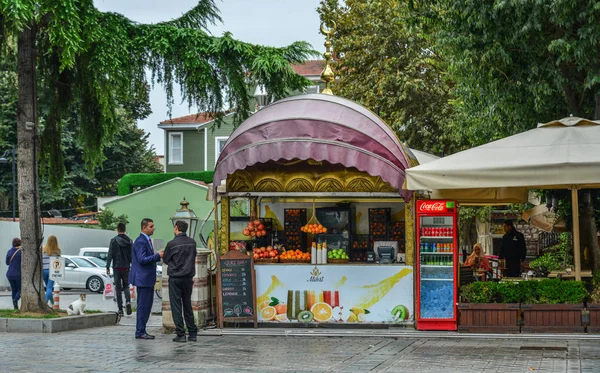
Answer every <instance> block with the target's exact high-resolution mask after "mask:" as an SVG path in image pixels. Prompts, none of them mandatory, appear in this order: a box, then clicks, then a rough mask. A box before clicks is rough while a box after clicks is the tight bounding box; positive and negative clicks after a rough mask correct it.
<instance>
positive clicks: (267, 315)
mask: <svg viewBox="0 0 600 373" xmlns="http://www.w3.org/2000/svg"><path fill="white" fill-rule="evenodd" d="M275 315H277V311H276V310H275V307H273V306H267V307H265V308H263V309H262V310H260V317H261V318H262V319H263V320H267V321H270V320H273V319H274V318H275Z"/></svg>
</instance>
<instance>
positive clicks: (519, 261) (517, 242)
mask: <svg viewBox="0 0 600 373" xmlns="http://www.w3.org/2000/svg"><path fill="white" fill-rule="evenodd" d="M503 228H504V232H505V234H504V236H502V242H500V255H499V256H498V257H499V258H500V259H506V273H505V276H506V277H519V276H520V275H521V266H522V265H523V263H524V262H525V256H526V255H527V245H526V244H525V237H524V236H523V233H521V232H519V231H517V230H516V229H515V227H514V226H513V222H512V221H511V220H505V221H504V224H503Z"/></svg>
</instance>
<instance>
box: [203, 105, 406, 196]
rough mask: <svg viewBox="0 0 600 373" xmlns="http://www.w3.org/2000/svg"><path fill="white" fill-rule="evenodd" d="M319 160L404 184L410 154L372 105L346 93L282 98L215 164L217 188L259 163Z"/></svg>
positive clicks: (244, 128) (245, 127)
mask: <svg viewBox="0 0 600 373" xmlns="http://www.w3.org/2000/svg"><path fill="white" fill-rule="evenodd" d="M293 159H302V160H305V159H314V160H316V161H326V162H329V163H333V164H337V163H339V164H341V165H343V166H345V167H355V168H357V169H358V170H360V171H363V172H366V173H368V174H370V175H372V176H380V177H381V178H382V179H383V180H384V181H386V182H388V183H389V184H390V185H392V187H394V188H396V189H398V191H399V193H400V194H401V195H402V196H403V197H404V198H405V199H409V198H410V197H411V195H412V192H410V191H406V190H403V189H402V183H403V182H404V170H405V169H406V168H408V167H409V163H408V160H407V156H406V154H405V153H404V149H403V148H402V146H401V145H400V143H399V141H398V138H397V137H396V134H395V133H394V132H393V131H392V130H391V129H390V128H389V127H388V126H387V125H386V124H385V123H384V122H383V121H382V120H381V118H379V117H378V116H377V115H375V114H373V113H372V112H371V111H369V110H368V109H366V108H364V107H363V106H360V105H358V104H356V103H354V102H352V101H349V100H346V99H344V98H341V97H337V96H331V95H323V94H310V95H299V96H292V97H289V98H286V99H283V100H280V101H277V102H275V103H273V104H271V105H269V106H267V107H265V108H264V109H262V110H260V111H258V112H257V113H256V114H254V115H252V116H251V117H250V118H248V119H247V120H246V121H244V123H242V124H241V125H240V126H239V127H238V128H237V129H236V130H235V131H234V132H233V134H232V135H231V136H230V137H229V140H228V141H227V143H226V144H225V147H224V149H223V151H222V152H221V155H220V156H219V159H218V161H217V165H216V166H215V174H214V179H213V187H214V188H215V190H214V192H216V187H217V186H218V185H219V184H220V183H221V181H222V180H224V179H225V178H226V177H227V175H231V174H233V173H234V172H235V171H236V170H241V169H245V168H247V167H249V166H252V165H254V164H258V163H266V162H268V161H282V160H288V161H289V160H293Z"/></svg>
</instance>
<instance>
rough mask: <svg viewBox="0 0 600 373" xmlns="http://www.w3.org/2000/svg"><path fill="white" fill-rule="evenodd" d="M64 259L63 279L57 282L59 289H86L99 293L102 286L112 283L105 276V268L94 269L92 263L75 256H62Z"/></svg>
mask: <svg viewBox="0 0 600 373" xmlns="http://www.w3.org/2000/svg"><path fill="white" fill-rule="evenodd" d="M62 257H63V258H65V278H64V280H62V281H59V285H60V287H61V288H63V289H65V290H68V289H72V288H77V289H88V290H89V291H91V292H95V293H101V292H102V291H103V290H104V285H105V284H107V283H110V282H112V279H111V278H110V276H108V275H107V274H106V267H104V268H100V267H96V266H95V265H94V264H92V262H90V261H88V260H86V259H84V258H80V257H78V256H75V255H63V256H62Z"/></svg>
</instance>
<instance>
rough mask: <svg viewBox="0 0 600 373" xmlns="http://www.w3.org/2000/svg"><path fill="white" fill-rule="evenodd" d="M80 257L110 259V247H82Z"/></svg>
mask: <svg viewBox="0 0 600 373" xmlns="http://www.w3.org/2000/svg"><path fill="white" fill-rule="evenodd" d="M79 256H94V257H96V258H100V259H102V260H106V258H107V257H108V247H82V248H81V249H79Z"/></svg>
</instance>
